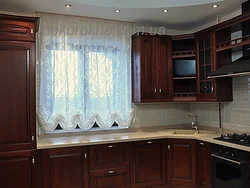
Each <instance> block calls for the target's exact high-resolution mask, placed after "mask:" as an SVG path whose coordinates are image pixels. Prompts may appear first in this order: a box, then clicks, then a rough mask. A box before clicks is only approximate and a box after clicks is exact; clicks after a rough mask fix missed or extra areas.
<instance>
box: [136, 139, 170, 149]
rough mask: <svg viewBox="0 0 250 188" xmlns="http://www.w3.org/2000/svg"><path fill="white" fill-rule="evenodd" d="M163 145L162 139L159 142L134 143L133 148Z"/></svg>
mask: <svg viewBox="0 0 250 188" xmlns="http://www.w3.org/2000/svg"><path fill="white" fill-rule="evenodd" d="M163 143H165V140H164V139H161V140H145V141H139V142H134V144H135V147H144V146H145V147H148V146H149V145H152V144H163Z"/></svg>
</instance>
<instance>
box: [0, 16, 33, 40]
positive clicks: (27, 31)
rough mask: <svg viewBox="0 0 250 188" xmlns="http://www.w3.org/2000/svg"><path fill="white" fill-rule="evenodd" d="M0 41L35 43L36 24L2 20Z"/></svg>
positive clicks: (0, 22) (0, 20)
mask: <svg viewBox="0 0 250 188" xmlns="http://www.w3.org/2000/svg"><path fill="white" fill-rule="evenodd" d="M0 33H1V35H0V40H4V41H6V40H12V41H35V33H36V30H35V22H25V21H15V20H7V19H0Z"/></svg>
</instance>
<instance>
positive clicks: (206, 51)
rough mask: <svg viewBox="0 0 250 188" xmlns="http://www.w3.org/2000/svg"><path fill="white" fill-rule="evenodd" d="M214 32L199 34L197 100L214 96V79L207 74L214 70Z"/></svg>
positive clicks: (197, 42)
mask: <svg viewBox="0 0 250 188" xmlns="http://www.w3.org/2000/svg"><path fill="white" fill-rule="evenodd" d="M212 43H213V41H212V34H211V33H208V34H207V35H202V36H198V37H197V38H196V47H197V69H196V70H197V78H198V79H197V100H205V99H206V100H207V99H209V98H213V97H214V83H213V79H208V78H207V76H208V74H209V73H211V72H212V71H213V57H212V54H213V52H212V50H213V48H212V46H213V44H212Z"/></svg>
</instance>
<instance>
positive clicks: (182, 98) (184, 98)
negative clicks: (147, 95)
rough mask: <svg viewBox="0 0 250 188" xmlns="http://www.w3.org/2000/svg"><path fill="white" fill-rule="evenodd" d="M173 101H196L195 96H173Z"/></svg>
mask: <svg viewBox="0 0 250 188" xmlns="http://www.w3.org/2000/svg"><path fill="white" fill-rule="evenodd" d="M173 101H174V102H196V97H174V100H173Z"/></svg>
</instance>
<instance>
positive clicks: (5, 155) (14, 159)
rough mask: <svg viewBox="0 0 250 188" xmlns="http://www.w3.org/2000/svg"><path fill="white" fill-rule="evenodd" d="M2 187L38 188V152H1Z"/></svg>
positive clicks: (0, 182)
mask: <svg viewBox="0 0 250 188" xmlns="http://www.w3.org/2000/svg"><path fill="white" fill-rule="evenodd" d="M0 169H1V170H0V187H1V188H17V187H18V188H36V187H37V186H36V182H37V181H36V152H35V151H18V152H0Z"/></svg>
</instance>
